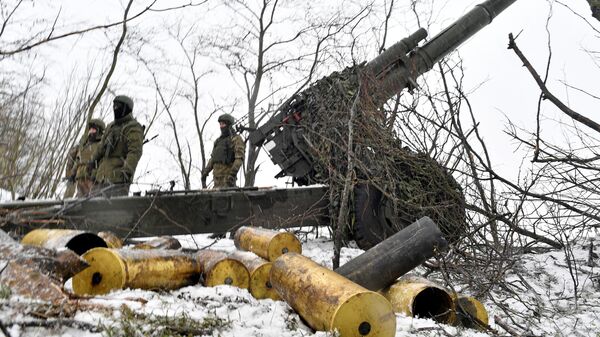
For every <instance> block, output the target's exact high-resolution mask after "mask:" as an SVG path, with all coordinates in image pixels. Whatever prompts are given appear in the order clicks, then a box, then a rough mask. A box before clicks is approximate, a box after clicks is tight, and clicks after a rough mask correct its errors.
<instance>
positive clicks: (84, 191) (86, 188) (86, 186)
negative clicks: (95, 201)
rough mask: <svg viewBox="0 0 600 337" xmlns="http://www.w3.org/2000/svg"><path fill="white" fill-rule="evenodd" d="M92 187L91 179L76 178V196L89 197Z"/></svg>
mask: <svg viewBox="0 0 600 337" xmlns="http://www.w3.org/2000/svg"><path fill="white" fill-rule="evenodd" d="M93 188H94V182H93V181H92V180H91V179H79V180H77V195H76V196H75V197H76V198H86V197H89V196H90V195H91V193H92V190H93Z"/></svg>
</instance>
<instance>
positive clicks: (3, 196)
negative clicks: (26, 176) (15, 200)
mask: <svg viewBox="0 0 600 337" xmlns="http://www.w3.org/2000/svg"><path fill="white" fill-rule="evenodd" d="M11 200H12V197H11V194H10V192H9V191H7V190H3V189H1V188H0V202H2V201H11Z"/></svg>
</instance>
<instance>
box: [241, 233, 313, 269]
mask: <svg viewBox="0 0 600 337" xmlns="http://www.w3.org/2000/svg"><path fill="white" fill-rule="evenodd" d="M234 243H235V246H236V247H237V248H238V249H242V250H247V251H250V252H253V253H254V254H256V255H258V256H260V257H262V258H263V259H266V260H268V261H271V262H273V261H275V259H277V258H278V257H279V256H281V255H283V254H285V253H288V252H289V253H298V254H302V244H301V243H300V240H298V238H297V237H296V236H295V235H294V234H292V233H290V232H277V231H273V230H270V229H264V228H259V227H246V226H244V227H240V228H239V229H238V230H237V231H236V232H235V236H234Z"/></svg>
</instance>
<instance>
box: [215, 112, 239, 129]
mask: <svg viewBox="0 0 600 337" xmlns="http://www.w3.org/2000/svg"><path fill="white" fill-rule="evenodd" d="M217 121H219V122H223V123H225V124H228V125H229V126H232V125H233V124H235V118H234V117H233V116H232V115H230V114H222V115H221V116H219V119H218V120H217Z"/></svg>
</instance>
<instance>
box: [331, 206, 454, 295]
mask: <svg viewBox="0 0 600 337" xmlns="http://www.w3.org/2000/svg"><path fill="white" fill-rule="evenodd" d="M447 248H448V242H446V239H444V236H443V235H442V232H441V231H440V229H439V228H438V226H437V225H436V224H435V223H434V222H433V221H432V220H431V219H430V218H429V217H422V218H421V219H419V220H417V221H415V222H413V223H412V224H411V225H410V226H408V227H406V228H404V229H403V230H401V231H399V232H398V233H396V234H394V235H392V236H390V237H389V238H387V239H385V240H384V241H382V242H380V243H379V244H377V245H376V246H375V247H373V248H371V249H369V250H367V251H366V252H364V253H363V254H361V255H359V256H357V257H355V258H354V259H352V260H350V261H348V263H346V264H344V265H343V266H341V267H339V268H338V269H336V270H335V272H337V273H338V274H340V275H342V276H344V277H346V278H348V279H349V280H351V281H353V282H356V283H357V284H359V285H361V286H363V287H365V288H367V289H369V290H373V291H377V290H380V289H383V288H386V287H389V286H391V285H392V284H393V283H394V282H395V281H396V279H398V278H399V277H400V276H402V275H404V274H406V273H407V272H409V271H411V270H412V269H414V268H415V267H417V266H419V265H420V264H421V263H423V262H425V261H426V260H427V259H428V258H430V257H432V256H434V255H435V254H437V253H439V252H442V251H444V250H446V249H447Z"/></svg>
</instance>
